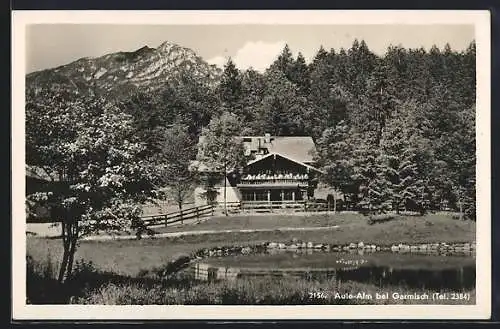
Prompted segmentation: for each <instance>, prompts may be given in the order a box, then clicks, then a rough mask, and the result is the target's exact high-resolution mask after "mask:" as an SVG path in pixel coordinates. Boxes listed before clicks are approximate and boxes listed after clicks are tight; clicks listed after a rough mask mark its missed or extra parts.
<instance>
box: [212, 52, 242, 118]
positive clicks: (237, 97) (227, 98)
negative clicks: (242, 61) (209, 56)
mask: <svg viewBox="0 0 500 329" xmlns="http://www.w3.org/2000/svg"><path fill="white" fill-rule="evenodd" d="M217 92H218V95H219V98H220V102H221V106H222V108H223V111H231V112H233V113H235V114H240V113H241V98H242V85H241V75H240V73H239V71H238V69H237V68H236V66H235V65H234V63H233V61H232V60H231V58H229V59H228V61H227V63H226V65H224V72H223V74H222V78H221V82H220V84H219V86H218V90H217Z"/></svg>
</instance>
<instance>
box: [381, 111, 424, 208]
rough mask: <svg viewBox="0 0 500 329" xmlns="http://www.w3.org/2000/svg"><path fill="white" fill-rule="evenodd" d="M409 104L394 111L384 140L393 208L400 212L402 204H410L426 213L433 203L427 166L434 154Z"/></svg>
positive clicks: (382, 144) (382, 146)
mask: <svg viewBox="0 0 500 329" xmlns="http://www.w3.org/2000/svg"><path fill="white" fill-rule="evenodd" d="M408 105H410V104H405V105H404V106H401V107H399V108H398V110H397V112H395V113H393V115H392V117H391V118H390V119H389V121H388V122H387V125H386V127H385V129H384V132H383V134H382V138H381V143H380V144H381V150H382V158H383V160H384V162H383V164H384V171H385V175H386V178H387V180H388V187H389V190H390V193H391V195H390V197H389V198H390V200H391V201H392V208H393V209H395V210H396V212H398V211H399V209H400V207H402V206H404V207H408V206H410V207H412V208H414V209H419V210H420V212H421V213H422V214H423V212H424V211H425V209H426V208H427V207H428V205H429V195H428V193H427V191H426V189H427V186H428V185H429V181H428V176H427V175H426V173H428V171H427V170H426V169H427V168H428V167H429V165H430V164H429V162H430V161H431V158H432V156H431V152H430V150H429V145H430V143H429V141H428V140H426V139H424V138H423V137H422V136H421V134H420V132H419V131H418V129H417V128H416V120H415V118H414V116H413V113H412V112H411V110H412V108H411V107H410V106H408Z"/></svg>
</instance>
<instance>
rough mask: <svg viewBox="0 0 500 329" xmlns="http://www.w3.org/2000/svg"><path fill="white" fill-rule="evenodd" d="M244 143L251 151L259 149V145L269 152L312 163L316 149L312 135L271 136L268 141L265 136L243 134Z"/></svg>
mask: <svg viewBox="0 0 500 329" xmlns="http://www.w3.org/2000/svg"><path fill="white" fill-rule="evenodd" d="M242 138H243V145H244V146H245V149H247V150H249V151H258V149H259V146H260V147H261V148H266V149H267V150H268V152H269V153H279V154H281V155H283V156H286V157H289V158H292V159H294V160H297V161H299V162H303V163H312V162H314V160H313V153H314V152H315V151H316V146H315V145H314V141H313V139H312V137H310V136H270V137H269V143H266V138H265V137H264V136H242Z"/></svg>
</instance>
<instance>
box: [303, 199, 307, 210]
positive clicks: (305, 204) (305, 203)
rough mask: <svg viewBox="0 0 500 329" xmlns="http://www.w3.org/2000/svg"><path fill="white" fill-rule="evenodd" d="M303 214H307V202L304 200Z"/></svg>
mask: <svg viewBox="0 0 500 329" xmlns="http://www.w3.org/2000/svg"><path fill="white" fill-rule="evenodd" d="M304 212H307V201H305V200H304Z"/></svg>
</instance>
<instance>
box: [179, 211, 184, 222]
mask: <svg viewBox="0 0 500 329" xmlns="http://www.w3.org/2000/svg"><path fill="white" fill-rule="evenodd" d="M180 213H181V224H184V217H182V209H181V210H180Z"/></svg>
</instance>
